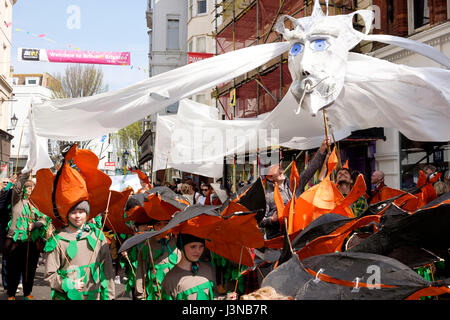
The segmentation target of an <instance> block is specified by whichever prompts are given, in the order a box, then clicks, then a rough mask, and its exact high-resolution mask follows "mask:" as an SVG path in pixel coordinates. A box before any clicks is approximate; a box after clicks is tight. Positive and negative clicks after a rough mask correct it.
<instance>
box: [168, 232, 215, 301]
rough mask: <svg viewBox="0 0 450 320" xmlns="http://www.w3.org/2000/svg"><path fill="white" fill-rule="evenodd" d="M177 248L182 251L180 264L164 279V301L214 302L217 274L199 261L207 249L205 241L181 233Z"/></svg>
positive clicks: (206, 264) (178, 237)
mask: <svg viewBox="0 0 450 320" xmlns="http://www.w3.org/2000/svg"><path fill="white" fill-rule="evenodd" d="M177 248H178V249H179V250H181V252H182V257H181V260H180V262H179V263H178V264H177V265H176V266H174V267H173V268H172V269H171V270H170V271H169V272H168V273H167V274H166V276H165V277H164V280H163V282H162V288H161V289H162V298H163V299H164V300H213V299H214V288H215V279H216V277H215V272H214V270H213V269H212V267H211V266H210V265H209V264H208V263H206V262H200V261H199V259H200V257H201V255H202V254H203V251H204V249H205V240H204V239H201V238H198V237H196V236H193V235H190V234H186V233H184V234H183V233H180V234H178V236H177Z"/></svg>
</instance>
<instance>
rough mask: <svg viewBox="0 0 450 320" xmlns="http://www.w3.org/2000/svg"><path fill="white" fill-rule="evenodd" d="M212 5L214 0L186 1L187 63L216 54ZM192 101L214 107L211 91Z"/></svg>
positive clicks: (196, 96)
mask: <svg viewBox="0 0 450 320" xmlns="http://www.w3.org/2000/svg"><path fill="white" fill-rule="evenodd" d="M214 5H215V1H214V0H188V22H187V51H188V59H190V60H189V62H191V60H192V61H195V60H196V59H202V58H206V57H208V56H209V55H211V56H212V55H214V54H215V53H216V41H215V38H214V30H215V24H216V22H217V21H216V19H215V15H214V12H215V8H214ZM204 54H209V55H204ZM192 99H193V100H194V101H196V102H199V103H203V104H206V105H211V106H214V107H215V99H214V98H213V97H212V96H211V90H205V91H203V92H199V93H197V94H196V95H194V96H193V97H192Z"/></svg>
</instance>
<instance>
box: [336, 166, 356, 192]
mask: <svg viewBox="0 0 450 320" xmlns="http://www.w3.org/2000/svg"><path fill="white" fill-rule="evenodd" d="M352 186H353V180H352V172H351V171H350V169H348V168H344V167H343V168H340V169H338V170H337V171H336V187H337V189H338V190H339V191H340V192H341V193H342V195H343V196H344V197H346V196H347V195H348V194H349V193H350V191H351V190H352Z"/></svg>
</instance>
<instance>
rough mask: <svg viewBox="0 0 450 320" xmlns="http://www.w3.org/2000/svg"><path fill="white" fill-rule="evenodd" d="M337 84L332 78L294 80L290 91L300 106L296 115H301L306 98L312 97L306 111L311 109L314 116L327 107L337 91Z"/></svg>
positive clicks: (311, 77) (310, 77) (309, 77)
mask: <svg viewBox="0 0 450 320" xmlns="http://www.w3.org/2000/svg"><path fill="white" fill-rule="evenodd" d="M336 87H337V86H336V82H335V80H334V79H333V78H331V77H330V76H326V77H324V78H322V79H318V78H315V77H313V76H308V77H306V78H303V79H302V80H294V81H293V82H292V84H291V87H290V90H291V92H292V94H293V95H294V97H295V99H296V100H297V103H298V104H299V106H298V108H297V111H296V112H295V114H297V115H298V114H299V113H300V110H301V108H302V105H303V100H304V98H305V96H306V95H307V94H308V95H310V99H309V101H310V102H309V104H311V105H308V106H307V107H304V108H306V109H309V111H310V112H312V114H313V115H315V113H316V112H317V110H319V109H321V108H322V107H325V106H326V105H327V104H329V103H330V96H332V95H333V94H334V93H335V91H336Z"/></svg>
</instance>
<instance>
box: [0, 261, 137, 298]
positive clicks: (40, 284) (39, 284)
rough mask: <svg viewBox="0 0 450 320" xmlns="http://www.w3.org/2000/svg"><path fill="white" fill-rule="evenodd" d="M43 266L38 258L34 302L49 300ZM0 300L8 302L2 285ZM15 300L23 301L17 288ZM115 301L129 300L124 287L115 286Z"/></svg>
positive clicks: (21, 294) (129, 295)
mask: <svg viewBox="0 0 450 320" xmlns="http://www.w3.org/2000/svg"><path fill="white" fill-rule="evenodd" d="M0 257H1V254H0ZM1 268H2V267H1V265H0V270H1ZM44 273H45V265H44V264H42V258H39V266H38V268H37V269H36V277H35V278H34V286H33V292H32V293H31V294H32V295H33V296H34V299H35V300H51V296H50V294H51V290H50V287H49V285H48V283H47V282H46V281H44ZM0 288H1V289H0V291H1V292H0V300H8V295H7V294H6V291H4V290H3V285H2V286H1V287H0ZM16 300H23V291H22V289H21V288H19V292H18V293H17V294H16ZM116 300H131V294H128V295H127V294H126V293H125V285H123V284H116Z"/></svg>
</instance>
